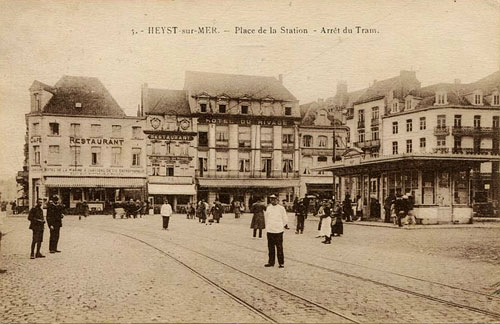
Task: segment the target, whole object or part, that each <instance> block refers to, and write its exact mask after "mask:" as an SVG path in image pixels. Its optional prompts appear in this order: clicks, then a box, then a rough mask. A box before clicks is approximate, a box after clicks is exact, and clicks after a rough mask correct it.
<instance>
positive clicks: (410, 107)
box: [405, 98, 412, 110]
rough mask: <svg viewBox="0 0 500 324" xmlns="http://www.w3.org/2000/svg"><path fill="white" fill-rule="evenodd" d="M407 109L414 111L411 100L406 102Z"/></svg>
mask: <svg viewBox="0 0 500 324" xmlns="http://www.w3.org/2000/svg"><path fill="white" fill-rule="evenodd" d="M405 109H406V110H410V109H412V106H411V98H408V99H406V102H405Z"/></svg>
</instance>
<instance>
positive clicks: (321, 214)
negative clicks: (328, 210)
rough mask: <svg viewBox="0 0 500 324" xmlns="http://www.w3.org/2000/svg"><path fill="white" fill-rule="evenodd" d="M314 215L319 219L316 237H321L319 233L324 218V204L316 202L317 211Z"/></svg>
mask: <svg viewBox="0 0 500 324" xmlns="http://www.w3.org/2000/svg"><path fill="white" fill-rule="evenodd" d="M316 215H317V216H318V217H319V222H318V235H317V236H316V237H321V236H323V234H322V233H321V227H322V226H323V224H322V223H323V219H324V218H325V217H326V216H325V202H324V201H321V202H318V211H317V212H316Z"/></svg>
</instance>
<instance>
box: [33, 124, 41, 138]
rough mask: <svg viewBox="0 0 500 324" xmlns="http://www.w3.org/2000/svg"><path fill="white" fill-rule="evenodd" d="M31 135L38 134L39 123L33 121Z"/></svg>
mask: <svg viewBox="0 0 500 324" xmlns="http://www.w3.org/2000/svg"><path fill="white" fill-rule="evenodd" d="M31 135H32V136H40V123H33V128H32V130H31Z"/></svg>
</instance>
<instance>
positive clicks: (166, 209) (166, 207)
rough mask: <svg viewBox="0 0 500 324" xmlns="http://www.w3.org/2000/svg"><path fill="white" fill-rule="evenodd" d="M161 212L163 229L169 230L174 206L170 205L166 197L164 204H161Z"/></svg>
mask: <svg viewBox="0 0 500 324" xmlns="http://www.w3.org/2000/svg"><path fill="white" fill-rule="evenodd" d="M160 214H161V217H162V219H163V229H164V230H168V222H169V220H170V216H172V206H170V204H169V203H168V200H167V199H165V200H164V201H163V205H161V210H160Z"/></svg>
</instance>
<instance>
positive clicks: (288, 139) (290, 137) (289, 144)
mask: <svg viewBox="0 0 500 324" xmlns="http://www.w3.org/2000/svg"><path fill="white" fill-rule="evenodd" d="M282 137H283V148H293V143H294V142H295V140H294V137H295V135H294V134H293V129H290V128H285V129H283V134H282Z"/></svg>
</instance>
